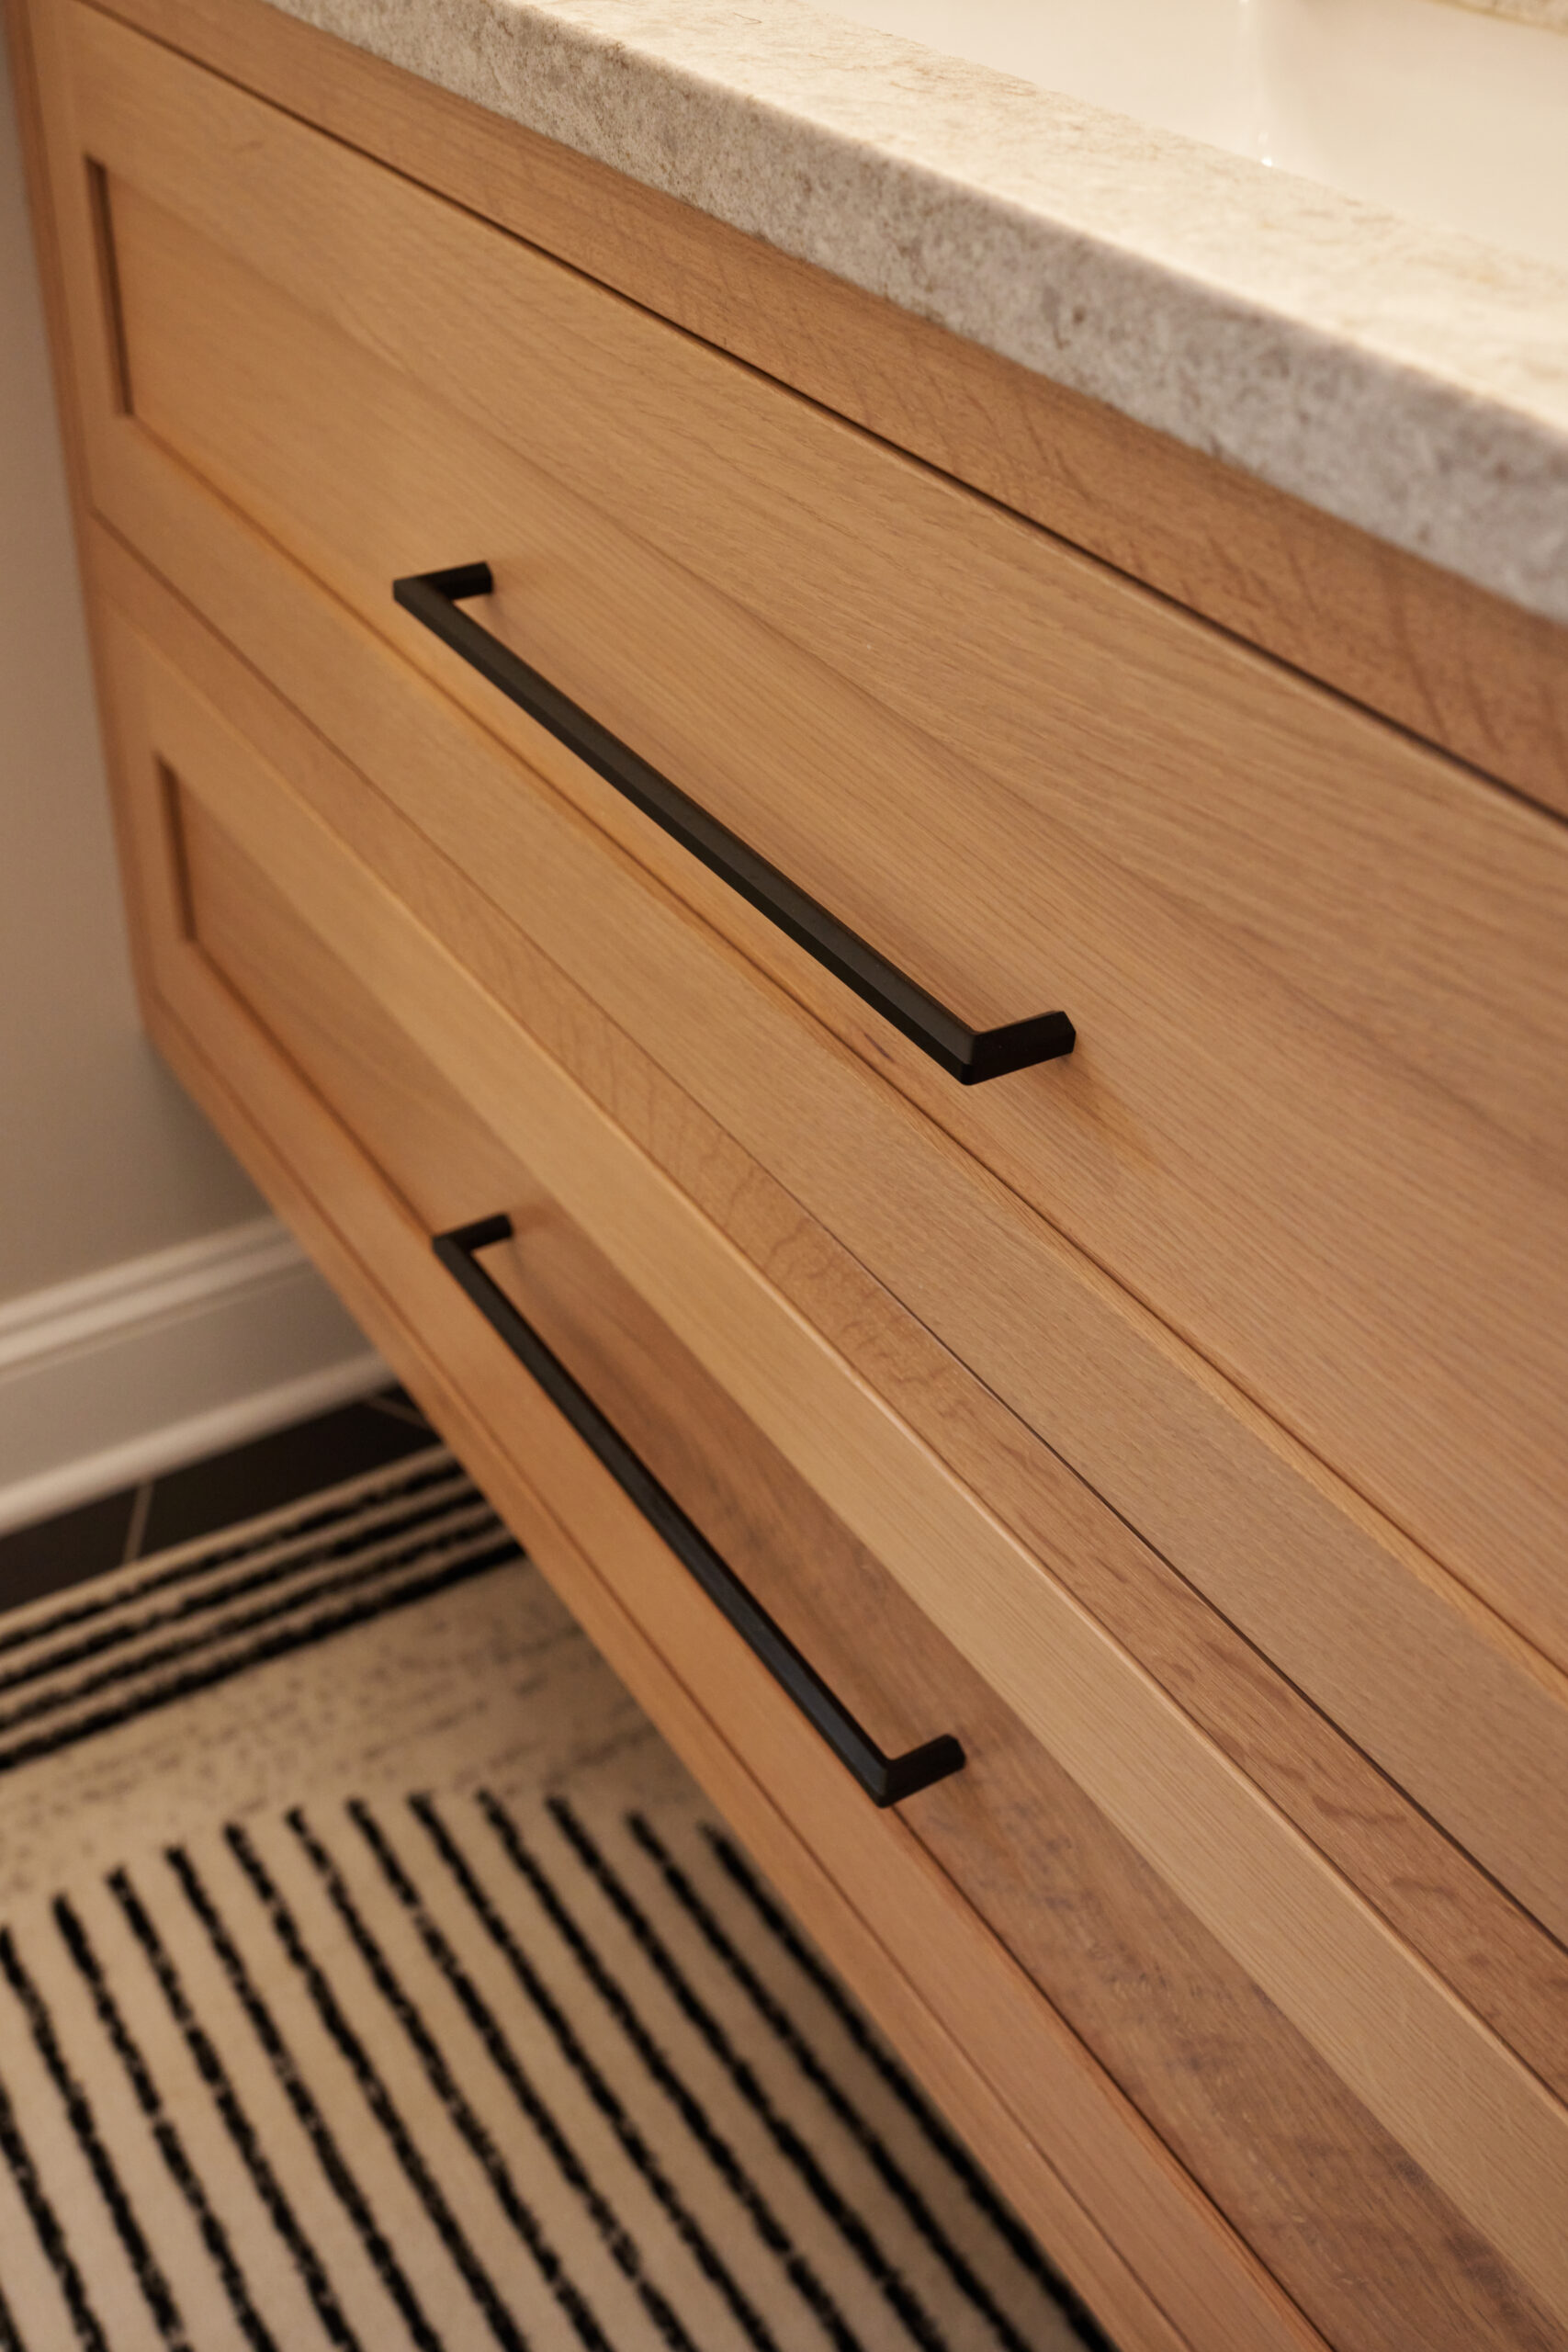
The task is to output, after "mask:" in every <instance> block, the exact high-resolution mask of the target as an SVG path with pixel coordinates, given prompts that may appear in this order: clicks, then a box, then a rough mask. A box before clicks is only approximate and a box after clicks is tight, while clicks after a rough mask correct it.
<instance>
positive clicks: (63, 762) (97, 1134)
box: [0, 42, 261, 1302]
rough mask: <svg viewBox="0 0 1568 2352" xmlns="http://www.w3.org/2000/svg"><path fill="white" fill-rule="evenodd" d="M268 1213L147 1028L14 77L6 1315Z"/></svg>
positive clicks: (1, 1000) (2, 1125) (0, 909)
mask: <svg viewBox="0 0 1568 2352" xmlns="http://www.w3.org/2000/svg"><path fill="white" fill-rule="evenodd" d="M4 72H5V51H4V44H3V42H0V77H3V76H4ZM260 1213H261V1204H260V1202H259V1201H258V1199H257V1196H256V1194H255V1193H254V1191H253V1189H252V1187H251V1185H250V1184H249V1182H247V1180H246V1179H245V1177H244V1176H243V1175H242V1173H241V1172H240V1170H239V1169H238V1167H237V1166H236V1165H235V1163H234V1162H233V1160H232V1159H230V1157H229V1155H228V1153H227V1152H226V1151H225V1150H224V1149H223V1148H222V1146H221V1145H220V1143H219V1142H218V1140H217V1138H216V1136H214V1135H213V1133H212V1131H211V1129H210V1128H209V1126H208V1125H206V1123H205V1121H204V1120H203V1119H202V1118H201V1116H200V1114H198V1113H197V1111H196V1110H195V1109H194V1108H193V1107H192V1105H191V1104H190V1103H189V1102H188V1101H187V1100H186V1096H185V1095H184V1094H183V1093H182V1092H181V1091H180V1089H179V1088H178V1087H177V1086H176V1085H175V1081H174V1080H172V1079H171V1078H170V1077H169V1075H168V1073H167V1072H166V1071H165V1070H164V1068H163V1065H162V1064H161V1063H160V1062H159V1061H158V1059H157V1058H156V1057H155V1056H154V1054H153V1053H152V1049H151V1047H150V1046H148V1044H147V1042H146V1040H145V1038H144V1037H143V1035H141V1026H140V1023H139V1022H138V1018H137V1012H136V1004H135V999H134V996H133V993H132V989H131V982H130V969H129V966H128V964H127V960H126V950H125V935H124V927H123V923H122V921H121V916H120V910H119V900H118V886H117V882H116V876H115V866H114V851H113V843H112V840H111V837H110V831H109V820H108V812H107V802H106V798H105V791H104V779H103V766H102V761H101V757H100V754H99V750H98V738H97V725H96V714H95V711H94V707H93V697H92V687H91V684H90V680H89V674H88V668H87V651H86V645H85V636H84V628H83V620H82V609H81V597H80V593H79V589H78V585H77V578H76V571H75V563H74V558H73V552H72V547H71V537H70V529H69V524H68V520H67V511H66V501H65V484H64V479H63V474H62V464H61V456H60V443H59V435H58V432H57V429H56V425H55V421H54V413H53V405H52V400H51V384H50V377H49V368H48V361H47V357H46V353H45V345H44V336H43V325H42V319H41V316H40V311H39V295H38V287H37V280H36V276H35V272H34V266H33V257H32V250H31V244H30V241H29V236H28V220H27V211H26V205H25V200H24V198H23V193H22V179H21V164H20V157H19V154H18V152H17V132H16V120H15V116H14V114H13V112H12V108H11V103H10V91H9V87H8V85H5V84H4V82H3V79H0V1302H4V1301H6V1300H7V1299H11V1298H15V1297H17V1295H20V1294H22V1293H25V1292H28V1291H33V1290H37V1289H40V1288H43V1287H45V1286H47V1285H50V1284H52V1283H60V1282H62V1281H65V1280H68V1279H69V1278H71V1277H72V1276H74V1275H78V1274H83V1273H86V1272H91V1271H93V1270H94V1269H96V1268H97V1267H100V1266H105V1265H108V1264H111V1263H114V1262H116V1261H120V1260H122V1259H127V1258H135V1257H140V1256H141V1255H142V1254H143V1253H145V1252H148V1251H152V1250H161V1249H164V1248H166V1247H169V1246H170V1245H172V1244H174V1243H177V1242H181V1241H185V1240H187V1239H189V1238H193V1237H195V1236H197V1235H199V1234H206V1233H210V1232H214V1231H216V1230H218V1229H219V1228H220V1227H228V1226H232V1225H235V1224H238V1223H241V1222H243V1220H245V1219H248V1218H251V1217H254V1216H257V1215H259V1214H260Z"/></svg>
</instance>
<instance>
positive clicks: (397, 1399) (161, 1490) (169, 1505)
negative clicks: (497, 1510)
mask: <svg viewBox="0 0 1568 2352" xmlns="http://www.w3.org/2000/svg"><path fill="white" fill-rule="evenodd" d="M432 1442H434V1431H433V1430H432V1429H431V1427H430V1425H429V1423H428V1422H427V1421H426V1420H425V1419H424V1418H423V1415H422V1414H421V1412H420V1410H419V1408H418V1406H417V1405H415V1404H414V1402H413V1400H412V1397H409V1396H408V1395H407V1394H406V1393H405V1392H404V1391H403V1390H402V1389H401V1388H387V1389H383V1390H381V1391H380V1392H379V1393H378V1395H376V1396H374V1397H366V1398H365V1399H364V1401H363V1402H362V1403H360V1404H356V1405H342V1406H340V1407H339V1408H337V1410H336V1411H335V1412H332V1413H321V1414H319V1415H318V1416H317V1417H316V1419H313V1420H309V1421H296V1422H295V1423H294V1425H293V1427H292V1428H290V1429H286V1430H274V1431H273V1432H272V1434H271V1435H270V1436H269V1437H258V1438H253V1439H252V1441H251V1442H250V1443H249V1444H248V1445H236V1446H233V1447H231V1449H230V1450H229V1451H228V1452H227V1453H212V1454H209V1455H208V1456H207V1458H206V1460H205V1461H202V1462H192V1463H189V1464H186V1467H185V1468H184V1469H183V1470H169V1471H166V1472H165V1473H164V1476H162V1477H161V1478H148V1479H145V1480H144V1481H143V1482H142V1484H141V1486H139V1487H122V1488H121V1489H120V1491H119V1493H118V1494H115V1495H104V1496H102V1497H100V1498H99V1499H98V1500H97V1501H96V1502H91V1503H83V1504H81V1505H80V1506H79V1507H78V1509H76V1510H67V1511H62V1512H61V1513H60V1515H59V1517H58V1518H55V1519H43V1520H39V1521H37V1523H36V1524H35V1525H33V1526H31V1527H18V1528H17V1529H16V1530H15V1531H14V1532H12V1533H11V1534H9V1535H0V1610H4V1609H19V1608H20V1607H21V1606H22V1604H23V1603H24V1602H25V1601H28V1600H40V1599H41V1598H42V1596H43V1595H44V1594H45V1593H49V1592H57V1591H59V1590H60V1589H62V1587H63V1586H65V1585H71V1584H77V1583H79V1582H80V1581H81V1579H82V1578H83V1577H96V1576H98V1575H100V1574H101V1573H102V1571H103V1570H104V1569H105V1568H113V1567H118V1566H120V1565H121V1564H122V1563H123V1562H125V1561H127V1560H144V1559H146V1558H147V1557H148V1555H150V1554H151V1553H153V1552H163V1551H166V1550H167V1549H168V1547H169V1546H170V1545H171V1544H186V1543H189V1542H190V1541H191V1539H192V1538H193V1537H195V1536H197V1535H207V1534H209V1533H210V1532H212V1531H213V1530H214V1529H215V1528H220V1527H228V1526H231V1524H232V1523H233V1522H234V1521H236V1520H241V1519H254V1517H255V1516H256V1515H257V1513H258V1512H261V1511H264V1510H278V1509H279V1508H281V1506H282V1505H283V1504H285V1503H291V1502H293V1501H294V1500H295V1499H296V1498H297V1497H299V1496H300V1495H310V1494H314V1493H315V1491H316V1490H317V1488H318V1487H333V1486H336V1485H337V1484H338V1483H339V1481H340V1480H342V1479H344V1478H353V1477H356V1476H358V1474H359V1473H360V1472H361V1471H362V1470H376V1469H378V1468H379V1467H380V1465H381V1464H382V1463H384V1462H396V1461H397V1460H398V1459H399V1458H400V1456H401V1455H403V1454H405V1453H417V1452H418V1451H419V1449H420V1447H421V1446H425V1445H429V1444H431V1443H432Z"/></svg>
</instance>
